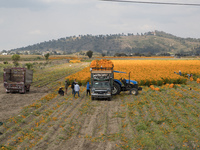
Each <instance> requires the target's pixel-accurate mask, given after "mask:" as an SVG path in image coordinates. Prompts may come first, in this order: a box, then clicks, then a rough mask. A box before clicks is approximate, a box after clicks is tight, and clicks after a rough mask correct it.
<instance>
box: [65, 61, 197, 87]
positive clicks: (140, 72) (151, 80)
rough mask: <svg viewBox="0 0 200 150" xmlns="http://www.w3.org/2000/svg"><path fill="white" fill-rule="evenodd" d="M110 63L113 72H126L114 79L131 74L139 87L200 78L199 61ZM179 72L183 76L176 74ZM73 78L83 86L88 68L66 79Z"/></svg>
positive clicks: (179, 82) (87, 77)
mask: <svg viewBox="0 0 200 150" xmlns="http://www.w3.org/2000/svg"><path fill="white" fill-rule="evenodd" d="M112 62H113V63H114V70H117V71H123V72H127V74H120V73H115V79H120V78H126V79H128V78H129V76H128V73H129V72H131V76H130V78H131V79H132V80H136V81H137V82H138V83H139V85H147V86H150V85H158V86H160V85H163V84H167V83H169V84H171V83H173V84H184V83H186V81H187V78H186V77H187V74H191V73H192V74H193V78H194V79H195V81H196V80H197V78H200V60H112ZM91 65H92V66H93V64H91ZM179 70H181V72H182V75H183V76H180V75H179V74H178V73H179ZM174 72H176V73H174ZM75 78H76V79H77V80H78V81H79V83H83V84H85V83H86V82H85V81H90V67H88V68H85V69H83V70H82V71H80V72H77V73H76V74H74V75H71V76H68V77H66V79H69V80H70V81H71V82H72V80H74V79H75Z"/></svg>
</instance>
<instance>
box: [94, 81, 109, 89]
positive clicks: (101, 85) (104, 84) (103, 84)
mask: <svg viewBox="0 0 200 150" xmlns="http://www.w3.org/2000/svg"><path fill="white" fill-rule="evenodd" d="M93 87H94V88H110V84H109V82H94V86H93Z"/></svg>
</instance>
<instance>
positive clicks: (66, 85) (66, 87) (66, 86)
mask: <svg viewBox="0 0 200 150" xmlns="http://www.w3.org/2000/svg"><path fill="white" fill-rule="evenodd" d="M68 86H69V84H68V82H67V80H66V81H65V92H66V94H67V89H68Z"/></svg>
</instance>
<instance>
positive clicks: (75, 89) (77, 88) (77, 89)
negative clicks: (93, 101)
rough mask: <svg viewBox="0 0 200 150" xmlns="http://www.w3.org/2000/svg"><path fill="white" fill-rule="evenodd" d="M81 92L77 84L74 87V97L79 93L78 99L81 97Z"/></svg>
mask: <svg viewBox="0 0 200 150" xmlns="http://www.w3.org/2000/svg"><path fill="white" fill-rule="evenodd" d="M79 90H80V87H79V85H78V83H77V82H76V83H75V85H74V97H75V95H76V93H78V97H80V96H79Z"/></svg>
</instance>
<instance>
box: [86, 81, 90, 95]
mask: <svg viewBox="0 0 200 150" xmlns="http://www.w3.org/2000/svg"><path fill="white" fill-rule="evenodd" d="M86 89H87V91H86V96H88V93H89V95H90V83H89V82H87V86H86Z"/></svg>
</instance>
